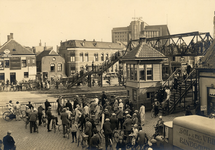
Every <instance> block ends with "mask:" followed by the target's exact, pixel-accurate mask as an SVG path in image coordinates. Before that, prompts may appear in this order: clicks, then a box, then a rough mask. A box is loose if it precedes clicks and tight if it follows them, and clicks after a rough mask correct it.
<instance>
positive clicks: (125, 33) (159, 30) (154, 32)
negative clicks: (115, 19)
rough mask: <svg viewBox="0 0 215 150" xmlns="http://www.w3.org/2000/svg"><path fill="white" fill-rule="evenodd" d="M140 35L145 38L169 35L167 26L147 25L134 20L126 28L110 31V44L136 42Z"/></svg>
mask: <svg viewBox="0 0 215 150" xmlns="http://www.w3.org/2000/svg"><path fill="white" fill-rule="evenodd" d="M142 35H144V36H145V37H146V38H152V37H158V36H165V35H170V33H169V29H168V27H167V25H148V24H147V23H146V22H143V21H141V20H134V21H132V22H131V23H130V25H129V26H127V27H117V28H113V29H112V42H115V43H116V42H118V41H119V42H125V43H128V42H129V41H130V40H137V39H139V38H140V37H141V36H142Z"/></svg>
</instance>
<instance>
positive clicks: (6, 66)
mask: <svg viewBox="0 0 215 150" xmlns="http://www.w3.org/2000/svg"><path fill="white" fill-rule="evenodd" d="M4 65H5V66H4V67H5V68H9V67H10V61H9V60H5V61H4Z"/></svg>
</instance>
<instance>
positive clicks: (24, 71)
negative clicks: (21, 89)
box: [0, 33, 36, 83]
mask: <svg viewBox="0 0 215 150" xmlns="http://www.w3.org/2000/svg"><path fill="white" fill-rule="evenodd" d="M35 78H36V57H35V54H34V53H33V52H32V51H30V50H28V49H26V48H25V47H23V46H22V45H21V44H19V43H18V42H16V41H15V40H14V39H13V33H11V34H10V35H8V40H7V42H6V43H4V44H3V45H2V46H1V47H0V80H1V81H6V80H7V79H8V80H9V81H10V82H11V83H12V82H13V83H15V82H16V81H18V82H20V81H22V80H34V79H35Z"/></svg>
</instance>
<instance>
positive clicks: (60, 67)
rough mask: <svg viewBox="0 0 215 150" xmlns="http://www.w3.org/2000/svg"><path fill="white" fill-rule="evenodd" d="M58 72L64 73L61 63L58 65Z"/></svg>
mask: <svg viewBox="0 0 215 150" xmlns="http://www.w3.org/2000/svg"><path fill="white" fill-rule="evenodd" d="M57 71H62V64H61V63H58V64H57Z"/></svg>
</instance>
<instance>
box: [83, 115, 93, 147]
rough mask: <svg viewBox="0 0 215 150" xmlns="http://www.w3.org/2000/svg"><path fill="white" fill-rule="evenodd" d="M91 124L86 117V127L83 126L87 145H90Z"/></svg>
mask: <svg viewBox="0 0 215 150" xmlns="http://www.w3.org/2000/svg"><path fill="white" fill-rule="evenodd" d="M92 130H93V128H92V123H91V122H90V119H89V118H88V117H87V118H86V126H85V134H86V135H88V139H87V140H88V141H87V142H88V144H90V140H91V137H92V134H93V133H92Z"/></svg>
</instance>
